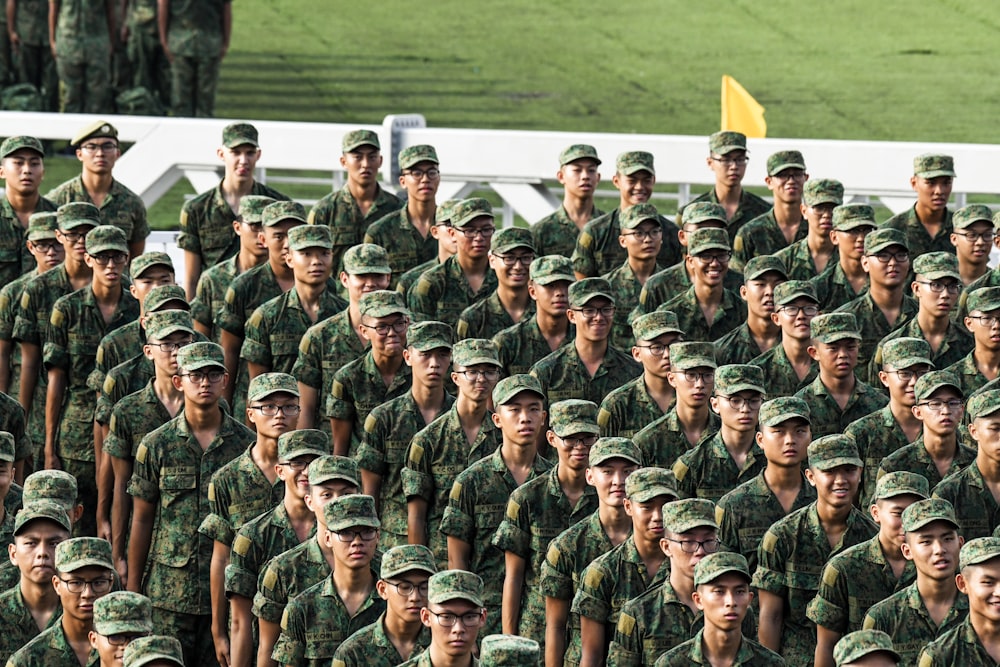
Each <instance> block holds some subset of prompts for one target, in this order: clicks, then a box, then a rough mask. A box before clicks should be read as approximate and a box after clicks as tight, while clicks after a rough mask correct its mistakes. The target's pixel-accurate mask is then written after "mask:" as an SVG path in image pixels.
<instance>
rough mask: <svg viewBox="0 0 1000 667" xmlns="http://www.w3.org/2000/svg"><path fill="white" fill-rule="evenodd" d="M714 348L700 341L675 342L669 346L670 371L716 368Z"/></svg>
mask: <svg viewBox="0 0 1000 667" xmlns="http://www.w3.org/2000/svg"><path fill="white" fill-rule="evenodd" d="M718 366H719V364H718V363H717V362H716V361H715V346H714V345H712V344H711V343H706V342H702V341H693V342H685V343H681V342H677V343H674V344H672V345H671V346H670V370H673V371H686V370H688V369H689V368H718Z"/></svg>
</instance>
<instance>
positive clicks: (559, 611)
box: [545, 596, 569, 667]
mask: <svg viewBox="0 0 1000 667" xmlns="http://www.w3.org/2000/svg"><path fill="white" fill-rule="evenodd" d="M568 622H569V600H561V599H559V598H553V597H549V596H545V667H561V665H562V664H563V660H564V658H565V657H566V626H567V624H568Z"/></svg>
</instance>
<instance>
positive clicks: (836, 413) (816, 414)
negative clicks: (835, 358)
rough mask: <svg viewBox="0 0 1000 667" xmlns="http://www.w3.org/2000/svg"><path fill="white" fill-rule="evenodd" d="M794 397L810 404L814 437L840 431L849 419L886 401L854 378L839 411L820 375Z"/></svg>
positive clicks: (883, 396)
mask: <svg viewBox="0 0 1000 667" xmlns="http://www.w3.org/2000/svg"><path fill="white" fill-rule="evenodd" d="M795 396H796V397H798V398H801V399H802V400H803V401H805V402H806V404H807V405H808V406H809V416H810V422H812V437H813V440H815V439H816V438H821V437H823V436H824V435H830V434H832V433H843V432H844V429H845V428H847V427H848V425H850V423H851V422H853V421H855V420H857V419H861V418H862V417H864V416H865V415H868V414H871V413H873V412H875V411H876V410H878V409H880V408H883V407H885V406H886V404H888V402H889V399H888V398H886V395H885V394H883V393H882V392H880V391H879V390H878V389H875V388H874V387H872V386H871V385H868V384H865V383H864V382H862V381H861V380H856V381H855V383H854V391H853V392H851V398H850V399H848V401H847V405H846V406H845V407H844V409H843V410H842V409H841V408H840V406H839V405H837V401H836V400H835V399H834V398H833V396H831V395H830V392H829V390H828V389H827V388H826V385H824V384H823V378H822V377H821V376H819V375H817V376H816V379H815V380H813V381H812V382H811V383H809V385H808V386H806V387H803V388H802V389H800V390H799V391H797V392H795Z"/></svg>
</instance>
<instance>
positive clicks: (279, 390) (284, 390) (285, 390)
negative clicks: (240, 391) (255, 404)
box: [247, 386, 301, 401]
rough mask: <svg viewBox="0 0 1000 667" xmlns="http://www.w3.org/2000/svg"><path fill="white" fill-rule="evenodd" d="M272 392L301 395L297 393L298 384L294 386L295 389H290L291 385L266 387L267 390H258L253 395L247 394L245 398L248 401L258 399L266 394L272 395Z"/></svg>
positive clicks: (266, 395) (265, 396)
mask: <svg viewBox="0 0 1000 667" xmlns="http://www.w3.org/2000/svg"><path fill="white" fill-rule="evenodd" d="M274 394H291V395H292V396H300V395H301V394H299V388H298V386H296V387H295V389H292V388H291V387H279V388H277V389H268V390H267V391H261V392H258V393H256V394H254V395H253V396H249V395H248V396H247V400H248V401H259V400H261V399H262V398H267V397H268V396H272V395H274Z"/></svg>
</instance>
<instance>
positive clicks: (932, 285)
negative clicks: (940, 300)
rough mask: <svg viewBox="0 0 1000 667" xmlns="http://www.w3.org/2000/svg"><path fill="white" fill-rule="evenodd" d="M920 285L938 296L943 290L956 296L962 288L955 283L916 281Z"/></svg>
mask: <svg viewBox="0 0 1000 667" xmlns="http://www.w3.org/2000/svg"><path fill="white" fill-rule="evenodd" d="M917 282H918V283H920V284H921V285H927V287H928V288H929V289H930V291H932V292H934V293H935V294H940V293H941V292H944V291H945V290H948V294H958V293H959V292H961V291H962V286H961V285H960V284H959V283H958V282H957V281H956V282H953V283H942V282H939V281H937V280H918V281H917Z"/></svg>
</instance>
